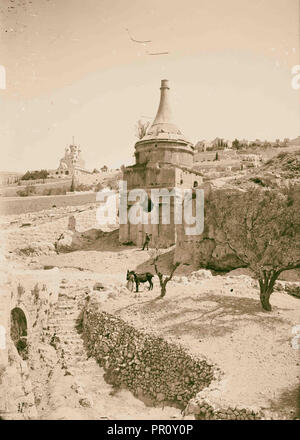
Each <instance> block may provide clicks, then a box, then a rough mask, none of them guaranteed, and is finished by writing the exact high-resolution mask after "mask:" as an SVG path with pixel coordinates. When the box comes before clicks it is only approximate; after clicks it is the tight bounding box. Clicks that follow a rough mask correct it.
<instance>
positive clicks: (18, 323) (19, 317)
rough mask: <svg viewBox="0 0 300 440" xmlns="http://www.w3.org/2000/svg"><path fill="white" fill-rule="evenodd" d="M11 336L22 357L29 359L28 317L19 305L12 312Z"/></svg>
mask: <svg viewBox="0 0 300 440" xmlns="http://www.w3.org/2000/svg"><path fill="white" fill-rule="evenodd" d="M10 337H11V339H12V341H13V343H14V344H15V346H16V348H17V350H18V353H19V355H20V356H21V357H22V359H24V360H26V359H27V354H28V353H27V319H26V316H25V313H24V312H23V310H22V309H20V308H19V307H15V308H14V309H12V311H11V313H10Z"/></svg>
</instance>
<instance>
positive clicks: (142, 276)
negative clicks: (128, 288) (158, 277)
mask: <svg viewBox="0 0 300 440" xmlns="http://www.w3.org/2000/svg"><path fill="white" fill-rule="evenodd" d="M153 277H154V275H152V273H150V272H145V273H136V272H135V271H134V270H131V271H129V270H127V276H126V279H127V280H132V281H134V282H135V287H136V290H135V291H136V292H138V291H139V285H140V283H146V282H147V281H148V283H149V290H152V289H153V282H152V278H153Z"/></svg>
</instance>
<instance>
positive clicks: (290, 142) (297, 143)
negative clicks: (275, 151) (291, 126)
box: [286, 136, 300, 145]
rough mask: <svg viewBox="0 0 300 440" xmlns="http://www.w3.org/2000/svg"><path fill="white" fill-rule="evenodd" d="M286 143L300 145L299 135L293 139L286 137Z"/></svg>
mask: <svg viewBox="0 0 300 440" xmlns="http://www.w3.org/2000/svg"><path fill="white" fill-rule="evenodd" d="M286 142H287V144H288V145H300V136H297V137H296V138H295V139H291V140H290V139H286Z"/></svg>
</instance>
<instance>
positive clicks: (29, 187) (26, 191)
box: [17, 185, 36, 197]
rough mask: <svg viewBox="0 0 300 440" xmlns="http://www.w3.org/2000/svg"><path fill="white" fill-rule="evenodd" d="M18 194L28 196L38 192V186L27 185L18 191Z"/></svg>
mask: <svg viewBox="0 0 300 440" xmlns="http://www.w3.org/2000/svg"><path fill="white" fill-rule="evenodd" d="M17 194H18V196H20V197H28V196H32V195H33V194H36V187H35V186H34V185H27V186H26V188H25V189H24V190H19V191H17Z"/></svg>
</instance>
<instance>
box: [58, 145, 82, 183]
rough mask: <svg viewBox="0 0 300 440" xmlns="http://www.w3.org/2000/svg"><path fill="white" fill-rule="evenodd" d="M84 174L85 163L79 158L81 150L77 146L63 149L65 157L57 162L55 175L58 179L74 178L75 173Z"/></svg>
mask: <svg viewBox="0 0 300 440" xmlns="http://www.w3.org/2000/svg"><path fill="white" fill-rule="evenodd" d="M80 170H82V171H83V172H86V171H87V170H86V169H85V162H84V160H83V159H82V157H81V150H80V148H79V147H78V146H77V145H74V144H71V145H69V146H68V147H66V149H65V155H64V157H63V158H62V159H60V161H59V166H58V168H57V170H55V175H56V176H59V177H65V176H74V175H75V174H77V173H76V171H80Z"/></svg>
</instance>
